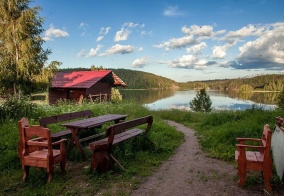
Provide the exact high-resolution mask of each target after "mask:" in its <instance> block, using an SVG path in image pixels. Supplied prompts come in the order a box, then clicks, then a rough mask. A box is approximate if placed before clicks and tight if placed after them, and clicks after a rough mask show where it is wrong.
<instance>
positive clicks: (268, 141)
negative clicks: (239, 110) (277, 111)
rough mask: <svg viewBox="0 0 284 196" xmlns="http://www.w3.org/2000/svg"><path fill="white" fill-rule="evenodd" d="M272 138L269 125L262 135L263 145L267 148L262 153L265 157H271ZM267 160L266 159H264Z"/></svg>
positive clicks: (265, 127) (265, 126)
mask: <svg viewBox="0 0 284 196" xmlns="http://www.w3.org/2000/svg"><path fill="white" fill-rule="evenodd" d="M271 137H272V131H271V130H270V128H269V125H268V124H266V125H264V128H263V133H262V138H261V139H262V145H263V146H266V148H265V150H264V151H261V152H262V153H264V154H265V155H264V156H270V149H271ZM264 158H265V157H264Z"/></svg>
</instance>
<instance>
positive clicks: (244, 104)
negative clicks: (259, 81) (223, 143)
mask: <svg viewBox="0 0 284 196" xmlns="http://www.w3.org/2000/svg"><path fill="white" fill-rule="evenodd" d="M120 93H121V94H122V97H123V99H124V100H125V99H126V100H134V101H136V102H138V103H141V104H143V105H145V106H146V107H148V108H149V109H152V110H159V109H171V108H176V109H182V110H190V108H189V102H190V101H191V100H193V99H194V97H195V96H196V94H197V91H195V90H177V91H176V90H120ZM207 93H208V95H209V96H210V99H211V101H212V107H213V108H214V109H215V110H245V109H248V108H251V107H252V106H253V105H255V106H257V107H262V108H264V109H267V110H273V109H274V108H275V107H276V104H275V103H276V100H277V97H278V95H279V94H278V93H252V94H242V95H240V94H236V93H234V92H224V91H207Z"/></svg>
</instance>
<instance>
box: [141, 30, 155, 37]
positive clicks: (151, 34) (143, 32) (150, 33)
mask: <svg viewBox="0 0 284 196" xmlns="http://www.w3.org/2000/svg"><path fill="white" fill-rule="evenodd" d="M140 35H141V36H142V37H143V36H146V35H148V36H150V37H152V36H154V33H153V31H149V32H146V31H141V33H140Z"/></svg>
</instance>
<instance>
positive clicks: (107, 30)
mask: <svg viewBox="0 0 284 196" xmlns="http://www.w3.org/2000/svg"><path fill="white" fill-rule="evenodd" d="M110 29H111V28H110V27H102V28H101V30H100V33H99V34H100V36H99V37H98V38H97V42H99V41H101V40H102V39H103V38H104V37H105V35H107V34H108V33H109V31H110Z"/></svg>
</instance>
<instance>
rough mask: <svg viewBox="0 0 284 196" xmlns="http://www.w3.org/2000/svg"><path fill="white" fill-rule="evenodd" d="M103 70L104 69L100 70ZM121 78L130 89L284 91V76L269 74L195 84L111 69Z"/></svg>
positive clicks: (137, 72) (195, 82)
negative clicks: (249, 88) (246, 89)
mask: <svg viewBox="0 0 284 196" xmlns="http://www.w3.org/2000/svg"><path fill="white" fill-rule="evenodd" d="M100 69H103V68H100ZM78 70H91V69H86V68H72V69H71V68H68V69H60V70H59V71H78ZM110 70H112V71H113V72H114V73H115V74H116V75H118V77H120V78H121V79H122V80H123V81H124V82H125V83H126V84H127V86H128V89H151V88H152V89H153V88H159V89H166V88H183V89H200V88H209V89H214V90H233V91H238V90H239V89H240V87H241V86H242V85H244V84H246V85H250V86H251V87H252V88H253V89H254V90H267V91H282V90H283V89H284V74H267V75H259V76H255V77H250V78H236V79H218V80H205V81H194V82H182V83H181V82H180V83H178V82H176V81H174V80H171V79H168V78H165V77H162V76H158V75H155V74H152V73H148V72H142V71H135V70H130V69H110Z"/></svg>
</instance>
